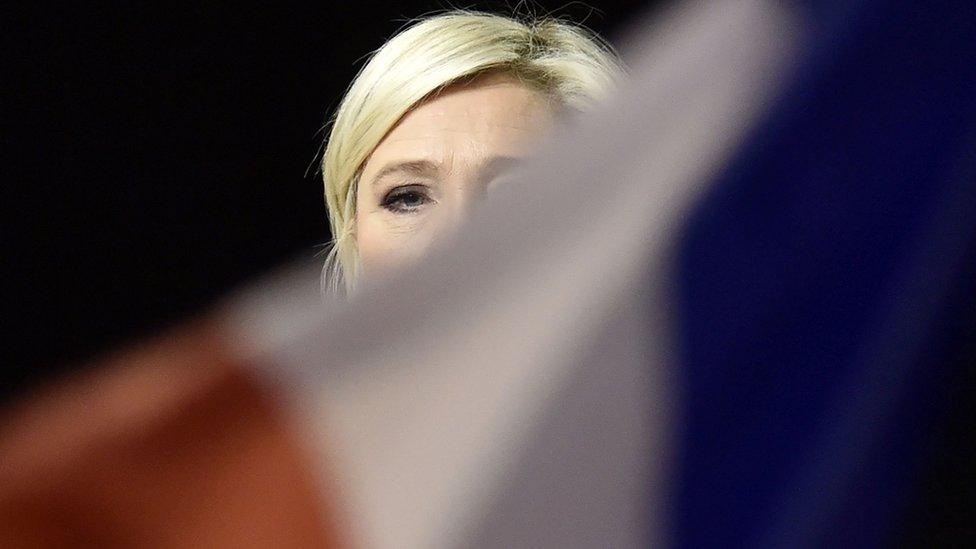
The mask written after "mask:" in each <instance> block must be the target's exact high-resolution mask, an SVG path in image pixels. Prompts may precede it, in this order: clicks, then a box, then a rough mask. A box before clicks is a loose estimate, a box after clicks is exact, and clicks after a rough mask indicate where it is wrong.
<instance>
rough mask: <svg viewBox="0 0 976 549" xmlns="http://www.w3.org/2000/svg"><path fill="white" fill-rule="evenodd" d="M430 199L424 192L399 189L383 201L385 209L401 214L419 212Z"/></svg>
mask: <svg viewBox="0 0 976 549" xmlns="http://www.w3.org/2000/svg"><path fill="white" fill-rule="evenodd" d="M427 202H428V198H427V195H426V194H425V193H424V192H421V191H415V190H410V189H398V190H395V191H394V192H392V193H390V194H389V195H388V196H387V198H386V199H384V200H383V207H384V208H386V209H388V210H390V211H392V212H399V213H406V212H410V211H414V210H419V209H420V208H422V207H423V206H424V205H425V204H427Z"/></svg>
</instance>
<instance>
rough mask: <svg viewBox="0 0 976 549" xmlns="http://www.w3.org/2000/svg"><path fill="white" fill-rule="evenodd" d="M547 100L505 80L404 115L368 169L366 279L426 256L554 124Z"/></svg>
mask: <svg viewBox="0 0 976 549" xmlns="http://www.w3.org/2000/svg"><path fill="white" fill-rule="evenodd" d="M552 116H553V112H552V110H551V108H550V106H549V102H548V101H547V99H546V98H545V96H544V95H543V94H541V93H540V92H537V91H535V90H532V89H530V88H528V87H526V86H525V85H523V84H521V83H520V82H519V81H518V80H516V79H515V78H513V77H510V76H506V75H491V76H484V77H481V78H478V79H475V80H474V81H472V82H470V83H466V84H459V85H456V86H452V87H450V88H447V89H446V90H444V91H443V92H442V93H441V94H439V95H437V96H436V97H434V98H432V99H430V100H428V101H425V102H423V103H422V104H420V105H418V106H417V107H415V108H414V109H412V110H411V111H410V112H409V113H408V114H406V115H405V116H404V117H403V118H402V119H401V120H400V121H399V123H397V125H396V126H395V127H394V128H393V130H391V131H390V133H389V134H387V136H386V137H385V138H384V139H383V141H381V142H380V144H379V146H377V147H376V149H375V150H374V151H373V153H372V155H371V156H370V157H369V159H368V160H367V162H366V164H365V166H364V167H363V171H362V175H361V176H360V179H359V186H358V188H357V191H356V227H355V235H356V242H357V245H358V247H359V253H360V257H361V260H362V264H363V270H364V271H365V273H366V274H367V275H374V274H377V273H381V272H384V271H387V270H389V269H391V268H395V267H397V266H399V265H402V264H403V263H405V262H407V261H411V260H413V259H416V258H417V257H420V256H421V255H423V253H424V252H425V251H426V250H427V249H428V248H429V247H430V246H431V244H433V243H434V242H436V241H437V240H438V239H439V238H442V237H444V236H446V235H449V234H450V233H451V230H452V229H453V228H454V227H455V226H456V225H457V224H458V223H459V222H460V221H462V220H463V219H465V217H466V216H467V215H468V214H469V212H470V211H471V208H472V206H473V205H474V204H476V203H477V202H478V201H479V200H480V199H481V198H482V197H483V196H484V194H485V192H486V191H487V189H488V187H489V186H490V185H491V183H492V181H493V180H495V179H497V178H498V176H499V175H500V174H501V173H503V172H504V171H505V170H506V169H507V168H508V167H510V166H511V165H512V164H513V163H515V162H518V161H519V160H520V159H521V158H523V157H524V156H525V155H526V151H527V150H528V149H529V148H531V146H532V144H533V142H534V141H535V140H536V139H537V138H538V137H539V136H540V134H541V132H543V131H544V130H545V129H546V128H547V127H548V126H549V125H550V124H551V122H552Z"/></svg>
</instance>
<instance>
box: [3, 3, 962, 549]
mask: <svg viewBox="0 0 976 549" xmlns="http://www.w3.org/2000/svg"><path fill="white" fill-rule="evenodd" d="M632 32H633V35H632V37H631V39H630V42H629V46H628V48H627V49H626V53H628V54H629V56H630V57H629V59H630V61H631V64H632V66H633V72H634V83H633V85H632V87H630V88H629V89H625V90H623V91H622V93H621V94H620V95H619V96H618V97H617V98H615V99H614V101H612V102H611V103H610V104H608V105H606V106H605V107H603V108H601V109H600V110H599V111H598V112H594V113H592V114H591V115H588V116H586V117H584V118H582V119H580V120H576V121H572V122H570V123H567V125H566V127H565V128H562V129H561V132H560V134H563V133H564V134H565V136H563V135H560V137H559V138H557V139H555V140H554V141H553V142H552V143H550V144H548V145H547V146H546V147H545V149H544V150H543V151H542V152H541V154H540V156H539V159H538V160H537V161H536V162H534V163H532V164H531V165H530V166H528V167H526V168H525V170H524V171H523V172H521V173H520V174H518V175H517V176H516V177H514V178H513V181H511V182H509V183H508V184H506V185H502V186H500V188H499V190H498V191H497V192H496V193H495V194H494V195H493V196H492V197H491V199H490V201H489V203H488V204H487V205H486V207H485V208H484V209H483V210H481V211H479V212H478V214H477V216H476V219H474V220H473V221H472V222H471V223H470V224H469V225H468V226H467V227H466V228H465V229H464V230H463V231H462V232H461V234H459V235H458V237H457V238H456V240H455V241H454V242H453V243H452V244H451V245H449V246H448V247H446V248H445V249H442V250H437V251H435V252H434V253H433V254H432V256H431V257H430V258H429V261H426V262H424V264H422V265H416V266H414V267H411V268H409V269H407V270H406V271H405V272H403V273H400V274H399V275H398V276H397V277H396V278H395V279H391V280H385V281H380V282H377V283H376V284H374V285H373V286H371V287H368V288H366V289H364V290H363V292H362V293H361V294H360V295H358V296H356V298H354V299H353V300H351V301H350V302H348V303H329V304H327V305H326V306H323V305H322V303H321V301H320V296H319V291H318V273H317V267H316V266H314V265H313V266H311V267H308V266H304V267H303V266H297V267H294V268H291V269H289V270H287V271H283V272H282V273H279V274H277V275H275V276H273V277H272V278H271V279H269V280H268V281H266V282H263V283H259V284H256V285H255V286H254V287H253V288H252V289H250V290H248V291H246V292H243V293H241V294H239V295H237V296H234V297H232V298H230V299H229V300H228V301H227V302H226V304H225V306H223V307H222V308H220V309H219V310H217V311H214V312H212V313H211V315H212V316H210V317H208V320H206V321H198V324H188V325H187V326H186V328H185V331H178V332H177V333H175V334H169V335H164V336H162V339H161V340H160V341H159V342H156V343H150V344H148V347H136V348H135V350H129V351H127V352H123V353H122V354H120V355H119V356H118V357H113V358H110V359H107V360H106V361H105V363H104V367H103V368H102V370H101V373H99V374H97V375H95V376H94V377H90V378H82V379H76V380H66V381H65V382H64V383H63V384H62V385H61V386H60V388H58V387H54V388H52V389H51V390H50V391H51V392H48V393H42V394H39V395H37V396H35V397H34V398H32V399H25V400H24V401H23V402H22V404H21V405H20V407H19V408H13V409H11V410H8V411H7V415H6V416H5V418H4V422H3V430H2V431H0V433H2V434H0V440H2V444H0V462H2V463H3V464H4V468H3V471H0V475H2V476H0V509H2V512H3V513H4V514H3V517H2V521H3V522H2V526H0V527H2V530H0V531H2V532H4V536H3V537H5V539H10V540H18V539H24V540H25V542H24V543H23V544H22V545H27V544H28V542H31V543H33V544H34V545H38V546H52V545H60V544H61V543H62V542H64V541H65V540H69V541H78V542H85V543H104V544H110V543H116V544H118V545H160V546H181V545H182V546H186V545H192V546H199V545H235V546H239V545H245V546H246V545H260V546H289V545H293V546H328V545H338V546H349V545H352V546H366V547H462V546H463V547H643V546H649V545H650V546H662V545H663V546H676V547H711V546H720V547H795V546H823V545H828V546H857V547H863V546H891V545H920V544H924V543H925V542H939V541H945V542H948V541H951V540H958V539H966V537H967V536H972V530H971V529H972V527H973V524H974V522H973V521H968V522H967V520H966V518H967V517H966V516H956V515H952V514H951V513H954V512H955V511H952V510H951V509H949V508H942V509H940V508H939V504H940V502H939V500H938V498H936V499H935V502H936V504H935V505H934V506H931V507H926V506H925V505H922V506H921V507H920V506H919V503H918V502H926V501H932V499H931V496H929V495H927V492H926V482H927V481H926V479H928V478H930V475H931V473H932V470H933V468H935V467H938V466H939V464H940V463H943V462H944V461H940V460H941V459H942V456H939V455H938V445H937V444H936V442H937V437H936V435H938V434H939V433H940V432H941V431H943V430H944V426H946V425H954V424H955V423H956V422H958V421H960V418H959V417H957V414H958V411H959V410H960V409H962V410H965V409H966V408H965V407H964V406H962V405H963V404H964V402H968V401H970V400H971V396H970V394H969V391H968V389H971V388H972V387H971V385H967V383H969V382H971V380H972V375H971V372H972V368H973V358H974V349H973V343H972V341H974V339H976V338H974V337H973V335H974V334H973V331H974V326H976V318H974V315H976V303H974V296H976V284H974V274H976V273H974V270H976V261H974V259H976V162H974V160H976V158H974V152H976V149H974V147H976V69H974V67H976V12H974V10H972V9H971V7H970V6H968V4H967V3H966V2H961V1H956V2H951V1H946V2H935V3H930V4H927V5H926V7H925V9H920V8H919V7H918V6H916V5H914V4H912V3H909V2H901V1H894V0H890V1H882V0H877V1H863V2H826V3H809V4H807V3H803V2H799V3H795V4H785V3H779V2H738V1H720V2H708V3H689V4H685V5H682V6H680V7H678V8H676V9H675V10H673V11H671V12H668V13H664V14H658V19H655V20H653V21H638V22H635V23H634V28H633V30H632ZM967 380H968V381H967ZM951 450H952V449H951V448H950V451H951ZM970 481H971V478H970ZM959 489H960V490H963V491H965V490H972V485H971V484H969V485H968V486H967V485H966V484H965V483H963V484H960V485H959ZM962 501H963V502H965V501H967V500H965V498H963V499H962ZM970 501H971V500H970ZM932 507H934V508H932ZM940 513H942V514H941V515H940ZM970 513H971V511H970ZM970 518H971V516H970ZM137 519H138V520H137ZM925 521H928V522H925ZM925 525H927V526H925ZM966 528H969V530H968V531H967V530H966ZM6 532H10V535H9V536H6ZM940 535H945V536H946V537H945V538H940V537H938V536H940ZM17 536H20V537H19V538H18V537H17Z"/></svg>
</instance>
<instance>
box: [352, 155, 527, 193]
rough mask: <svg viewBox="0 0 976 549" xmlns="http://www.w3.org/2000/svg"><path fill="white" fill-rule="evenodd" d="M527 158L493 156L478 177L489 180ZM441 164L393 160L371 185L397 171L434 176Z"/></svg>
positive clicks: (430, 161)
mask: <svg viewBox="0 0 976 549" xmlns="http://www.w3.org/2000/svg"><path fill="white" fill-rule="evenodd" d="M524 161H525V159H524V158H522V157H516V156H493V157H491V158H489V159H487V160H485V162H483V163H482V164H481V166H480V167H479V169H478V172H479V177H478V179H480V180H482V181H489V180H491V179H492V178H495V177H497V176H498V175H499V174H501V173H502V172H505V171H507V170H509V169H511V168H513V167H515V166H518V165H519V164H521V163H522V162H524ZM440 169H441V165H440V164H439V163H437V162H434V161H433V160H423V159H421V160H399V161H396V160H395V161H393V162H390V163H388V164H386V165H385V166H383V167H382V168H381V169H380V171H378V172H376V175H374V176H373V178H372V180H371V181H370V184H371V185H374V186H375V185H376V184H377V183H379V182H380V181H381V180H382V179H383V178H385V177H388V176H390V175H393V174H396V173H406V174H409V175H413V176H416V177H434V176H435V175H437V173H438V172H439V171H440Z"/></svg>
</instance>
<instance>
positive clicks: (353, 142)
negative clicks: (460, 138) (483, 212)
mask: <svg viewBox="0 0 976 549" xmlns="http://www.w3.org/2000/svg"><path fill="white" fill-rule="evenodd" d="M489 71H501V72H506V73H510V74H512V75H513V76H515V77H517V78H519V79H520V80H521V81H522V82H524V83H525V84H526V85H528V86H532V87H534V88H536V89H538V90H539V91H542V92H544V93H546V94H547V95H549V96H550V97H551V98H552V99H553V100H555V101H556V102H557V104H559V105H561V106H564V107H568V108H570V109H576V110H582V109H585V108H586V107H587V106H589V105H590V104H591V103H593V102H594V101H596V100H598V99H600V98H601V97H603V96H604V95H605V94H606V93H607V92H608V91H609V90H610V89H611V88H612V87H613V85H614V83H615V81H616V80H617V79H618V77H619V75H620V74H622V71H621V67H620V64H619V62H618V60H617V57H616V55H615V54H614V52H613V49H612V48H611V47H610V46H609V45H608V44H607V43H606V42H605V41H603V40H602V39H600V38H599V37H598V36H596V35H595V34H593V33H591V32H589V31H587V30H586V29H584V28H582V27H579V26H576V25H573V24H570V23H567V22H564V21H560V20H558V19H551V18H546V19H540V20H531V21H530V20H520V19H518V18H514V17H506V16H501V15H493V14H487V13H480V12H471V11H450V12H447V13H442V14H440V15H435V16H432V17H428V18H426V19H422V20H420V21H419V22H416V23H414V24H413V25H411V26H409V27H408V28H406V29H405V30H403V31H401V32H400V33H399V34H397V35H396V36H394V37H393V38H392V39H390V40H389V41H388V42H386V44H384V45H383V47H381V48H380V49H379V50H378V51H376V52H375V54H373V56H372V58H371V59H370V60H369V62H368V63H367V64H366V65H365V66H364V67H363V68H362V70H361V71H360V72H359V74H358V75H357V76H356V78H355V80H353V83H352V85H351V86H350V87H349V90H348V91H347V92H346V95H345V97H344V98H343V100H342V102H341V104H340V105H339V108H338V110H337V111H336V114H335V116H334V119H333V121H332V128H331V131H330V134H329V137H328V141H327V146H326V148H325V153H324V155H323V158H322V178H323V181H324V183H325V202H326V207H327V209H328V214H329V225H330V227H331V229H332V235H333V241H332V248H331V250H330V251H329V254H328V256H327V257H326V262H325V268H324V269H323V286H324V287H325V289H326V290H327V291H332V292H336V293H341V292H342V291H350V290H352V288H353V286H354V284H355V281H356V278H357V276H358V274H359V270H360V266H359V253H358V248H357V246H356V239H355V235H354V234H353V233H354V227H355V218H356V189H357V184H358V179H359V175H360V173H361V170H362V167H363V165H364V164H365V163H366V160H367V159H368V158H369V156H370V154H372V152H373V150H374V149H375V148H376V147H377V146H378V145H379V143H380V141H381V140H382V139H383V138H384V137H385V136H386V134H387V133H389V131H390V130H391V129H392V128H393V126H394V125H396V123H397V122H398V121H399V120H400V118H402V117H403V115H404V114H406V113H407V112H408V111H409V110H410V109H411V108H412V107H414V106H415V105H417V104H418V103H420V102H421V101H423V100H424V99H425V98H428V97H429V96H431V95H432V94H434V93H436V92H437V91H439V90H441V89H443V88H445V87H447V86H450V85H451V84H454V83H457V82H459V81H462V80H465V79H469V78H474V77H476V76H478V75H480V74H483V73H486V72H489Z"/></svg>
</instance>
